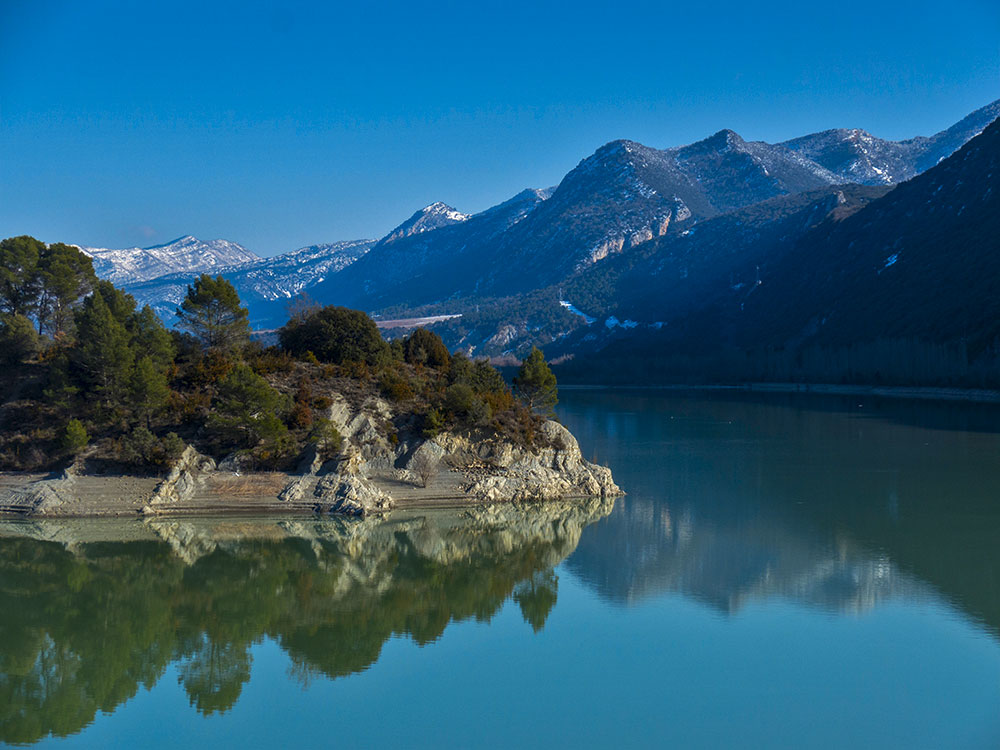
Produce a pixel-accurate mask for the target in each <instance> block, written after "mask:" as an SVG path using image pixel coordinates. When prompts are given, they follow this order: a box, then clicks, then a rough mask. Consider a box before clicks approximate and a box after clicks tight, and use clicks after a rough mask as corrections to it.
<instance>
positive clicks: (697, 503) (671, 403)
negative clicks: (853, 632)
mask: <svg viewBox="0 0 1000 750" xmlns="http://www.w3.org/2000/svg"><path fill="white" fill-rule="evenodd" d="M562 416H563V421H564V422H565V423H566V425H567V426H568V427H569V428H570V429H571V430H572V431H573V433H574V434H576V435H577V436H578V438H579V439H580V444H581V445H586V446H588V450H590V451H592V457H593V458H595V459H597V460H599V461H602V462H607V463H609V464H610V465H611V466H612V468H613V470H614V472H615V479H616V481H617V482H618V483H619V484H620V485H621V486H622V487H623V488H624V489H625V490H626V491H627V492H628V493H629V494H628V495H627V496H626V497H625V498H623V500H622V501H621V502H620V503H619V504H618V505H617V506H616V507H615V509H614V511H613V512H612V513H611V514H610V515H609V516H608V517H607V518H605V519H603V520H602V521H600V522H598V523H596V524H595V525H594V526H593V527H591V528H590V529H588V530H587V533H586V534H585V535H584V536H583V538H582V539H581V542H580V545H579V547H578V549H577V550H576V551H575V552H574V553H573V555H572V556H571V557H570V558H569V559H568V560H567V561H566V563H565V567H566V568H568V569H569V570H571V571H573V572H574V573H575V574H576V575H577V576H578V577H580V578H581V579H582V580H584V581H586V582H587V583H588V584H589V585H591V586H593V587H594V588H595V589H596V590H597V591H598V592H599V593H600V594H601V595H602V596H603V597H604V598H606V599H608V600H610V601H614V602H621V603H627V604H634V603H637V602H640V601H642V600H644V599H646V598H649V597H651V596H655V595H657V594H660V593H664V592H678V593H681V594H684V595H687V596H691V597H694V598H696V599H697V600H699V601H702V602H705V603H707V604H710V605H711V606H713V607H716V608H718V609H720V610H721V611H724V612H727V613H733V612H736V611H737V610H739V609H740V607H742V606H744V605H745V604H747V603H749V602H752V601H758V602H759V601H762V600H764V599H767V598H769V597H784V598H788V599H792V600H794V601H796V602H798V603H800V604H804V605H809V606H814V607H818V608H822V609H823V610H826V611H831V612H860V611H865V610H868V609H870V608H872V607H874V606H877V605H878V604H879V603H880V602H883V601H886V600H889V599H908V600H912V599H916V598H925V597H932V598H935V599H938V600H940V599H944V600H945V601H947V602H948V603H949V604H950V605H952V606H954V607H956V608H958V609H959V610H961V611H962V612H964V613H965V614H966V615H967V616H969V617H971V618H972V619H973V620H975V621H977V622H979V623H980V624H982V625H983V626H985V627H986V628H987V629H988V630H989V632H990V633H991V634H992V635H993V637H994V638H996V639H998V640H1000V586H998V585H997V581H1000V545H997V544H996V541H995V539H996V532H997V529H1000V438H998V435H997V433H996V430H997V428H998V426H1000V407H998V406H996V405H992V404H962V403H935V402H919V401H916V402H915V401H906V400H896V399H885V398H882V399H879V398H873V397H859V396H829V397H823V396H817V395H794V394H788V395H782V394H766V395H761V394H752V393H751V394H748V393H734V394H728V393H725V392H722V393H709V394H706V393H704V392H675V391H642V390H633V391H628V390H619V391H616V390H604V391H598V390H594V391H571V392H569V394H567V395H566V396H564V412H563V414H562Z"/></svg>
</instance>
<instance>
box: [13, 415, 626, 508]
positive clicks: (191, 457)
mask: <svg viewBox="0 0 1000 750" xmlns="http://www.w3.org/2000/svg"><path fill="white" fill-rule="evenodd" d="M392 417H393V414H392V410H391V407H390V406H389V404H388V403H387V402H385V401H383V400H382V399H378V398H370V399H368V400H367V401H366V402H365V403H364V404H362V405H361V406H355V405H352V404H350V403H349V402H348V401H347V400H346V399H344V398H343V397H336V398H335V399H334V401H333V404H332V405H331V406H330V409H329V419H330V421H331V422H332V424H333V425H334V426H335V427H336V428H337V430H338V431H339V433H340V434H341V436H342V438H343V444H342V447H341V450H340V453H339V455H337V456H336V457H334V458H331V459H328V460H324V459H323V458H322V457H321V456H319V455H318V454H317V452H316V451H315V449H311V450H310V451H308V452H307V453H306V455H304V456H303V457H302V460H301V463H300V465H299V467H298V469H297V470H296V471H295V472H255V471H251V470H248V469H247V467H246V466H244V465H243V463H242V461H241V457H240V456H239V455H234V456H229V457H227V458H226V459H224V460H222V461H220V462H219V463H218V465H216V462H215V461H214V460H213V459H212V458H210V457H208V456H204V455H202V454H200V453H198V452H197V451H196V450H195V449H194V448H193V447H191V446H188V447H187V448H186V449H185V451H184V453H183V454H182V455H181V457H180V459H179V460H178V461H177V463H176V464H175V465H174V467H173V468H172V469H171V471H170V472H169V474H168V475H167V476H166V477H165V478H161V479H156V478H149V477H132V476H125V475H120V474H100V475H94V474H88V473H87V472H85V471H83V470H82V469H75V470H68V471H67V472H66V473H64V474H63V475H61V476H57V477H52V476H49V477H37V476H19V475H13V474H7V475H4V476H3V477H2V479H0V513H16V514H20V515H27V516H43V517H56V516H128V515H133V514H143V515H147V516H161V515H181V514H192V513H219V512H275V511H278V512H281V511H300V512H306V511H320V512H329V513H337V514H343V515H350V516H367V515H370V514H380V513H384V512H386V511H388V510H390V509H392V508H394V507H413V506H418V507H419V506H424V507H426V506H433V505H452V504H487V503H497V502H527V501H550V500H555V499H558V498H573V497H604V498H609V497H614V496H616V495H620V494H622V493H621V490H620V489H619V488H618V486H617V485H616V484H615V482H614V480H613V479H612V476H611V471H610V470H609V469H607V468H605V467H603V466H597V465H595V464H593V463H590V462H588V461H586V460H585V459H584V458H583V456H582V455H581V453H580V447H579V445H578V444H577V441H576V438H575V437H573V435H572V434H571V433H570V432H569V430H567V429H566V428H565V427H563V426H562V425H561V424H559V423H558V422H555V421H546V422H544V423H543V424H542V425H541V427H540V429H539V430H538V435H537V436H536V439H535V441H534V444H533V445H531V446H527V445H519V444H516V443H514V442H513V441H512V440H510V439H508V438H504V437H500V436H499V435H497V434H496V433H495V432H491V431H488V430H473V431H464V432H442V433H440V434H438V435H436V436H434V437H432V438H428V439H425V438H424V437H423V436H419V435H399V434H396V433H394V432H392V431H390V430H389V429H387V425H389V424H390V423H391V420H392Z"/></svg>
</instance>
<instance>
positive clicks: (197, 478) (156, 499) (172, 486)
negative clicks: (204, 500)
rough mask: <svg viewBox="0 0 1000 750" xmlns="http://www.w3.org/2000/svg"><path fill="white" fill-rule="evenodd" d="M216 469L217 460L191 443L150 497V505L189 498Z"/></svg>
mask: <svg viewBox="0 0 1000 750" xmlns="http://www.w3.org/2000/svg"><path fill="white" fill-rule="evenodd" d="M214 470H215V461H213V460H212V459H211V458H209V457H208V456H203V455H202V454H200V453H199V452H198V451H196V450H195V449H194V447H193V446H190V445H189V446H188V447H187V448H185V449H184V452H183V453H181V457H180V458H179V459H178V460H177V463H176V464H174V468H172V469H171V470H170V473H169V474H168V475H167V478H166V479H164V480H163V482H162V483H161V484H160V486H159V487H157V488H156V492H154V493H153V497H152V498H150V501H149V503H150V505H158V504H160V503H176V502H179V501H182V500H187V499H188V498H190V497H191V495H193V494H194V492H195V489H196V488H197V487H198V484H199V482H201V481H203V480H204V479H205V477H206V476H207V475H208V473H209V472H211V471H214Z"/></svg>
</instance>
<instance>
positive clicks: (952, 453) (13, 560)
mask: <svg viewBox="0 0 1000 750" xmlns="http://www.w3.org/2000/svg"><path fill="white" fill-rule="evenodd" d="M561 397H562V403H561V404H560V407H559V415H560V417H561V418H562V420H563V421H564V422H565V423H566V424H567V425H568V426H569V427H570V429H571V430H573V432H574V433H575V434H576V435H577V436H578V438H579V439H580V444H581V447H582V448H583V450H584V453H585V455H587V457H588V458H595V459H597V460H599V461H601V462H603V463H606V464H608V465H610V466H611V467H612V469H613V471H614V474H615V478H616V480H617V481H618V483H619V484H620V485H621V486H622V487H623V488H624V489H626V490H627V491H628V496H627V497H625V498H622V499H619V500H618V501H617V502H614V503H600V502H597V501H593V502H590V503H583V504H580V503H576V504H572V505H565V506H560V505H556V506H551V507H546V508H545V509H544V510H539V509H537V508H535V509H532V508H528V509H516V508H510V507H506V508H503V509H500V510H497V511H493V512H489V511H476V512H472V513H458V512H443V513H433V512H430V513H422V514H417V513H414V514H394V515H393V516H391V517H390V518H389V519H388V520H387V521H384V522H371V521H365V522H361V523H351V522H346V521H339V520H329V521H317V520H312V519H292V520H288V519H284V520H273V519H271V520H267V519H256V520H242V519H236V520H234V519H229V520H223V521H211V520H207V521H197V522H195V521H190V522H189V521H183V522H178V521H176V520H175V521H170V522H164V521H160V522H155V523H146V524H143V523H138V522H136V523H131V524H110V523H106V522H105V523H103V524H102V523H97V522H87V523H84V522H76V523H62V524H59V523H47V524H31V523H15V522H10V523H4V524H2V527H3V530H2V533H3V536H2V537H0V742H9V743H16V744H41V745H49V744H51V745H60V746H66V747H115V746H132V747H160V746H163V747H167V746H171V747H172V746H178V745H180V746H189V747H200V746H215V747H282V746H302V747H315V746H333V745H337V746H342V747H386V746H414V747H435V748H440V747H474V746H493V747H512V746H513V747H563V746H618V747H620V746H646V747H648V746H651V745H656V746H672V747H683V748H698V747H711V748H717V747H739V748H756V747H767V748H775V747H777V748H783V747H788V748H805V747H808V748H825V747H829V748H843V747H852V748H897V747H898V748H935V749H938V748H996V747H1000V543H998V542H1000V434H998V430H1000V411H998V409H997V408H996V407H991V406H982V405H963V404H937V403H929V402H924V403H920V402H906V401H892V400H878V399H869V398H858V397H843V398H840V397H817V396H782V395H769V396H756V395H752V394H726V393H719V394H707V393H681V392H673V391H608V390H589V391H588V390H567V391H565V392H564V393H563V394H561Z"/></svg>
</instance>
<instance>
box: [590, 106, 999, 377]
mask: <svg viewBox="0 0 1000 750" xmlns="http://www.w3.org/2000/svg"><path fill="white" fill-rule="evenodd" d="M998 194H1000V123H994V124H993V125H991V126H989V127H988V128H987V129H986V130H985V131H984V132H983V133H982V134H981V135H979V136H977V137H976V138H974V139H973V140H971V141H970V142H969V143H968V144H966V145H965V146H964V147H963V148H962V149H961V150H959V151H958V152H957V153H955V154H954V155H952V156H951V157H949V158H948V159H946V160H945V161H943V162H942V163H941V164H939V165H937V166H936V167H934V168H932V169H931V170H929V171H928V172H926V173H925V174H923V175H920V176H918V177H916V178H914V179H913V180H910V181H909V182H906V183H904V184H902V185H900V186H898V187H897V188H895V189H894V190H892V192H890V193H889V194H888V195H886V196H884V197H882V198H880V199H878V200H875V201H873V202H871V203H870V204H869V205H867V206H866V207H864V208H863V209H861V210H859V211H857V212H856V213H853V214H852V215H850V216H848V217H846V218H840V217H838V216H835V215H831V216H829V217H828V218H826V219H825V220H824V221H822V222H820V223H819V224H818V225H817V226H815V227H813V228H812V229H810V230H809V231H807V232H805V233H804V234H803V235H802V236H801V237H799V238H797V239H796V240H795V241H794V243H793V244H792V246H791V248H790V249H789V250H788V252H787V253H786V254H785V255H784V256H783V257H782V258H780V260H778V262H772V263H770V264H765V265H763V266H762V270H761V274H760V278H759V285H757V288H756V289H755V290H754V292H753V293H752V294H750V295H742V296H740V295H739V294H738V293H737V294H732V295H728V296H726V295H721V296H720V295H717V296H714V297H713V296H712V295H706V296H705V298H704V303H703V304H701V305H692V306H690V307H688V309H687V310H686V311H685V312H684V313H683V314H682V315H679V316H677V317H676V318H675V319H671V320H668V321H665V323H666V324H665V325H664V326H662V327H661V329H660V330H658V331H655V332H647V331H643V332H642V333H641V334H640V333H639V331H640V330H641V329H639V328H637V329H635V331H633V332H632V335H629V336H627V337H626V338H624V339H622V340H619V341H617V342H616V343H614V344H612V345H610V346H608V347H607V348H605V349H604V351H603V352H602V353H601V357H600V359H602V360H605V361H606V362H608V364H607V365H606V366H605V365H601V366H600V367H601V371H602V372H614V371H621V367H622V362H624V361H626V360H627V361H629V362H635V361H640V360H646V361H647V362H654V361H655V362H657V363H658V364H657V367H656V368H654V370H655V371H656V372H655V374H653V373H652V372H651V370H650V369H649V368H648V367H647V368H645V370H644V371H645V372H646V373H648V374H649V375H648V376H649V377H652V378H664V379H671V378H675V377H676V378H679V379H692V378H703V379H717V378H720V377H723V378H725V377H730V378H735V379H742V378H774V379H788V378H803V379H833V380H859V381H860V380H864V381H879V380H886V381H893V382H906V383H924V382H935V383H938V382H940V383H969V384H977V385H981V384H994V385H995V384H996V372H997V370H996V363H997V356H998V347H1000V295H998V294H997V289H998V282H1000V195H998ZM756 282H757V279H756V278H755V279H754V283H755V284H756ZM613 361H617V362H618V364H617V366H616V365H613V364H611V362H613ZM589 364H590V365H594V366H597V365H595V363H594V361H591V362H590V363H589ZM571 369H572V370H574V371H575V375H576V376H578V377H582V378H585V377H586V372H587V365H586V364H584V363H582V362H580V363H577V364H576V365H575V366H574V367H573V368H571Z"/></svg>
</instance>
